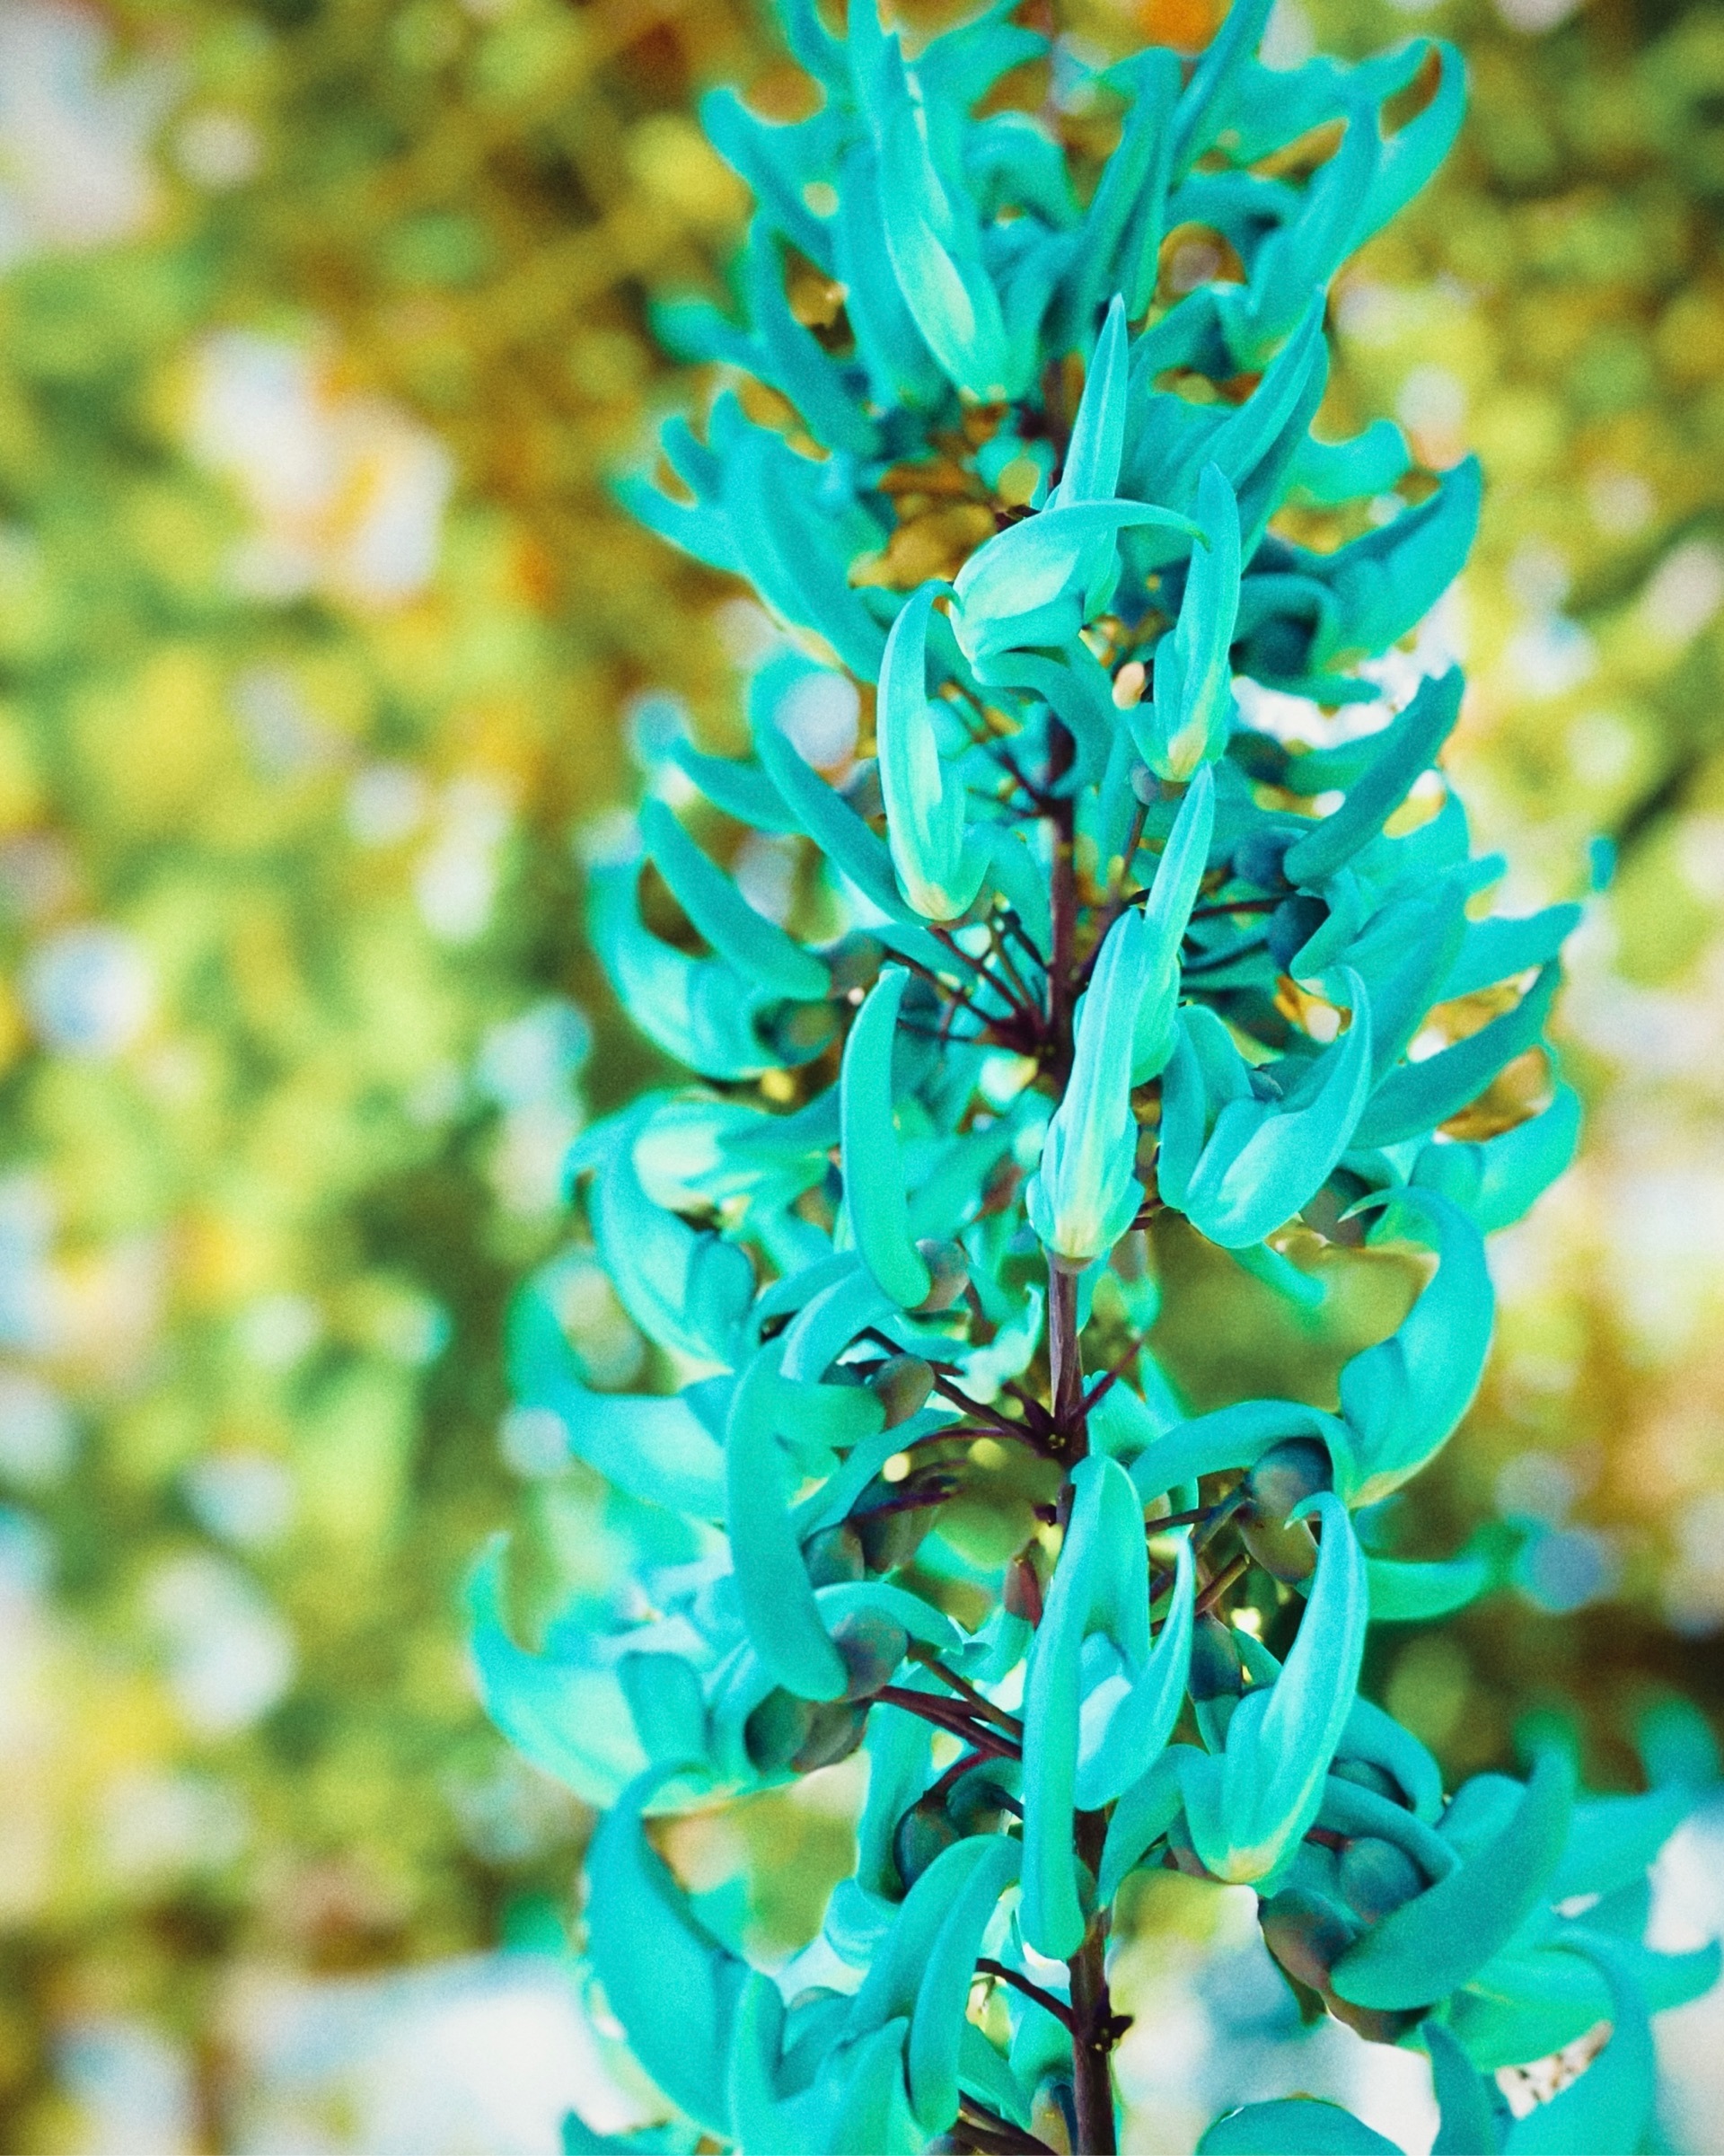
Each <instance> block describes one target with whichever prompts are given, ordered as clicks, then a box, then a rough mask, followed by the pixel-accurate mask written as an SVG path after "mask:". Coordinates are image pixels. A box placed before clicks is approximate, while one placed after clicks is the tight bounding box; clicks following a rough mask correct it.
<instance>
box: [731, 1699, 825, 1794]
mask: <svg viewBox="0 0 1724 2156" xmlns="http://www.w3.org/2000/svg"><path fill="white" fill-rule="evenodd" d="M813 1720H814V1702H813V1701H812V1700H805V1699H798V1698H797V1697H796V1694H795V1693H794V1692H784V1691H778V1692H769V1693H768V1694H767V1695H766V1697H765V1698H764V1699H763V1700H762V1701H761V1703H760V1705H759V1706H758V1707H756V1708H754V1709H753V1710H752V1712H751V1713H750V1715H749V1717H748V1720H746V1721H745V1722H744V1723H743V1747H745V1749H746V1750H747V1753H748V1756H749V1759H750V1760H751V1762H752V1764H753V1765H754V1766H755V1768H756V1769H757V1770H758V1771H759V1772H760V1773H762V1774H781V1773H784V1771H785V1769H786V1768H787V1766H789V1764H790V1763H791V1761H792V1760H793V1759H794V1758H795V1757H796V1754H797V1752H798V1751H799V1750H800V1749H801V1748H802V1747H803V1745H804V1743H805V1741H806V1739H807V1736H808V1730H809V1727H810V1725H811V1723H812V1722H813Z"/></svg>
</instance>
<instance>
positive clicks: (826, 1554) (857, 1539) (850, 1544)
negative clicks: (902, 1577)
mask: <svg viewBox="0 0 1724 2156" xmlns="http://www.w3.org/2000/svg"><path fill="white" fill-rule="evenodd" d="M802 1554H803V1561H804V1562H805V1564H806V1565H807V1567H808V1580H809V1584H810V1586H812V1587H842V1586H846V1585H848V1584H850V1583H853V1582H854V1581H856V1580H865V1579H866V1577H867V1571H868V1568H867V1564H866V1561H865V1560H864V1558H863V1555H862V1537H861V1536H859V1535H858V1533H857V1531H856V1529H855V1528H854V1527H852V1526H851V1525H850V1523H849V1520H848V1519H841V1520H840V1522H839V1523H838V1525H837V1527H823V1528H822V1530H821V1532H820V1533H819V1534H818V1535H814V1536H810V1537H809V1539H808V1540H807V1541H806V1542H805V1543H804V1544H803V1546H802Z"/></svg>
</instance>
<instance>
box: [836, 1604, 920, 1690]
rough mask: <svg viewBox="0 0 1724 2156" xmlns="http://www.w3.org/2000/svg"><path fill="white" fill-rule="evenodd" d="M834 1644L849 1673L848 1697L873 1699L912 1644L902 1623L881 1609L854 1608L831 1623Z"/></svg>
mask: <svg viewBox="0 0 1724 2156" xmlns="http://www.w3.org/2000/svg"><path fill="white" fill-rule="evenodd" d="M832 1645H833V1646H834V1647H836V1648H837V1650H838V1652H839V1658H840V1660H841V1661H842V1662H843V1664H844V1668H845V1669H846V1671H847V1672H848V1674H849V1683H848V1684H847V1685H845V1687H844V1696H845V1698H846V1699H849V1700H858V1699H872V1698H873V1697H874V1695H875V1693H877V1692H879V1691H882V1690H883V1689H884V1687H885V1686H886V1685H889V1684H891V1682H892V1680H893V1675H894V1673H895V1672H896V1670H897V1668H898V1665H899V1664H900V1663H901V1662H902V1660H903V1659H904V1655H905V1652H906V1650H907V1649H908V1648H909V1646H910V1638H909V1635H908V1633H907V1632H905V1631H904V1628H903V1626H902V1624H894V1623H893V1620H892V1618H890V1617H888V1616H884V1615H881V1613H880V1612H879V1611H878V1610H872V1609H858V1610H852V1611H851V1612H849V1615H845V1616H842V1617H840V1619H839V1620H838V1622H837V1624H834V1625H833V1626H832Z"/></svg>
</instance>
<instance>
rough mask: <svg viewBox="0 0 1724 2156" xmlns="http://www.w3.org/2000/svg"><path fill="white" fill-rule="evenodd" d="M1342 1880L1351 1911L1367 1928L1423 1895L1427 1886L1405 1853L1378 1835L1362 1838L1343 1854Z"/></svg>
mask: <svg viewBox="0 0 1724 2156" xmlns="http://www.w3.org/2000/svg"><path fill="white" fill-rule="evenodd" d="M1340 1880H1341V1894H1342V1896H1344V1897H1345V1899H1346V1903H1347V1905H1348V1907H1349V1908H1350V1909H1351V1911H1352V1912H1353V1914H1354V1915H1356V1916H1362V1917H1363V1918H1364V1920H1365V1922H1366V1923H1368V1924H1374V1923H1377V1920H1378V1918H1379V1917H1384V1916H1386V1915H1387V1914H1389V1912H1390V1911H1391V1910H1392V1909H1398V1908H1399V1907H1400V1906H1401V1905H1402V1904H1403V1902H1410V1901H1411V1900H1412V1897H1413V1896H1414V1895H1415V1894H1422V1893H1423V1892H1424V1889H1425V1884H1426V1882H1425V1878H1424V1874H1423V1873H1422V1872H1421V1870H1420V1869H1419V1867H1418V1865H1417V1864H1415V1863H1414V1862H1413V1861H1412V1858H1411V1857H1410V1856H1409V1855H1408V1854H1407V1852H1406V1851H1405V1850H1404V1849H1400V1848H1397V1847H1396V1845H1395V1844H1394V1843H1393V1842H1385V1841H1382V1840H1379V1839H1378V1837H1377V1835H1360V1837H1359V1840H1358V1841H1356V1842H1350V1843H1349V1844H1348V1845H1347V1847H1346V1848H1345V1849H1343V1850H1342V1851H1341V1870H1340Z"/></svg>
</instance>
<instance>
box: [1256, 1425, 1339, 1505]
mask: <svg viewBox="0 0 1724 2156" xmlns="http://www.w3.org/2000/svg"><path fill="white" fill-rule="evenodd" d="M1334 1480H1335V1478H1334V1470H1333V1468H1332V1467H1331V1465H1330V1464H1329V1454H1328V1452H1327V1450H1326V1448H1324V1446H1322V1445H1321V1444H1319V1443H1318V1441H1317V1439H1315V1438H1289V1439H1286V1440H1285V1441H1284V1442H1283V1443H1281V1444H1280V1445H1276V1446H1274V1447H1272V1448H1271V1449H1270V1450H1269V1451H1268V1452H1266V1453H1265V1454H1264V1455H1263V1456H1262V1459H1261V1460H1259V1461H1258V1463H1257V1465H1255V1466H1254V1467H1253V1469H1252V1471H1251V1473H1250V1474H1248V1475H1247V1476H1246V1478H1245V1487H1246V1489H1247V1490H1248V1491H1249V1492H1250V1493H1251V1514H1250V1517H1251V1518H1252V1519H1253V1520H1254V1521H1255V1522H1256V1523H1258V1524H1259V1525H1261V1526H1263V1527H1280V1525H1281V1523H1282V1522H1283V1521H1284V1520H1285V1519H1286V1518H1287V1516H1288V1514H1289V1512H1290V1511H1291V1510H1292V1509H1293V1508H1294V1506H1295V1505H1298V1504H1303V1503H1304V1501H1305V1500H1306V1498H1307V1497H1314V1496H1315V1494H1316V1492H1318V1491H1319V1490H1331V1489H1333V1487H1334Z"/></svg>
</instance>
